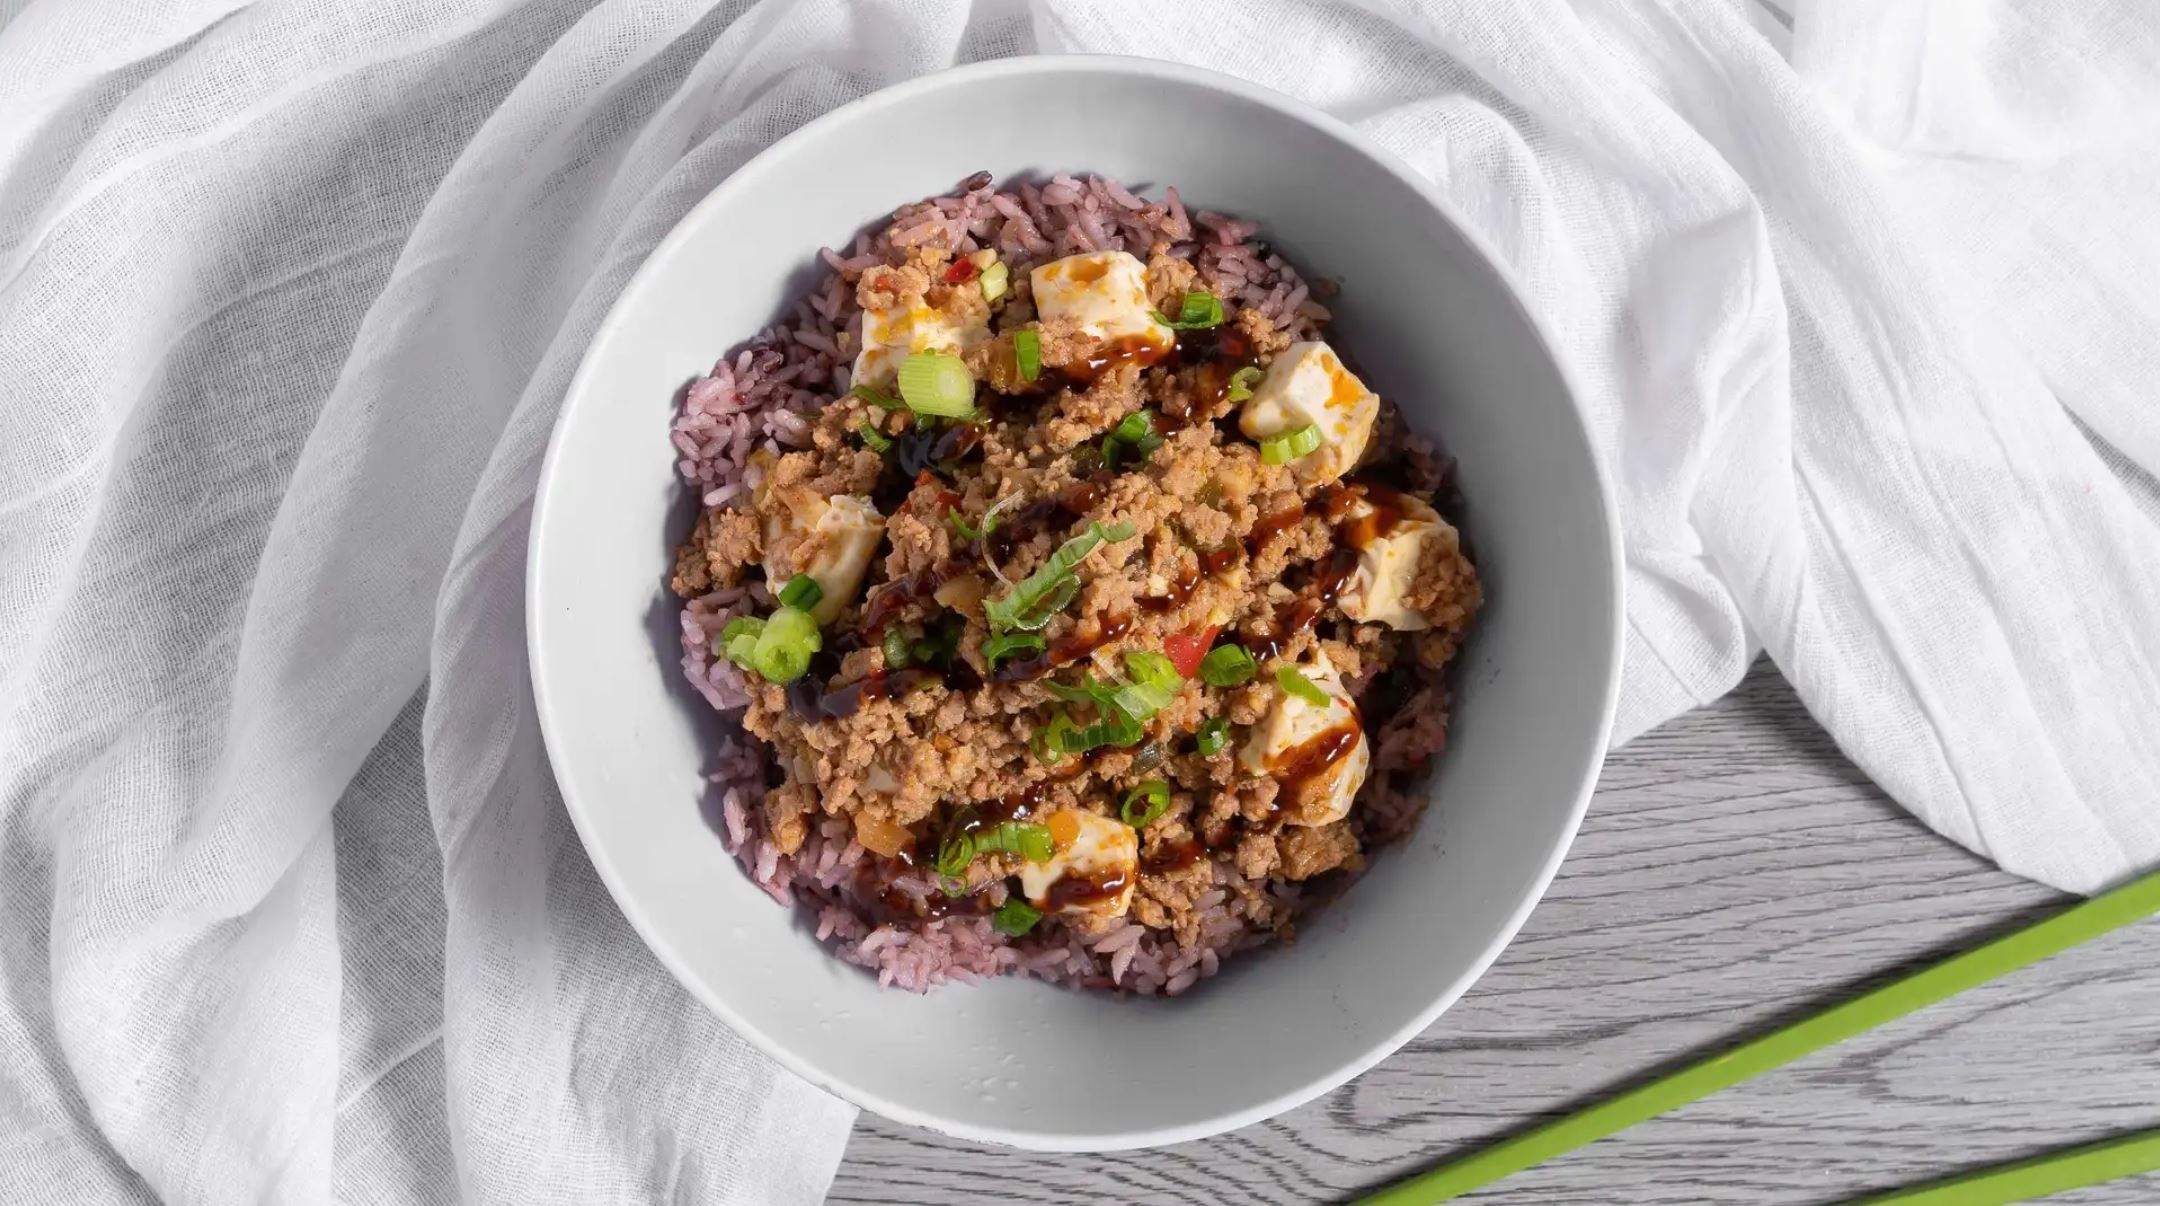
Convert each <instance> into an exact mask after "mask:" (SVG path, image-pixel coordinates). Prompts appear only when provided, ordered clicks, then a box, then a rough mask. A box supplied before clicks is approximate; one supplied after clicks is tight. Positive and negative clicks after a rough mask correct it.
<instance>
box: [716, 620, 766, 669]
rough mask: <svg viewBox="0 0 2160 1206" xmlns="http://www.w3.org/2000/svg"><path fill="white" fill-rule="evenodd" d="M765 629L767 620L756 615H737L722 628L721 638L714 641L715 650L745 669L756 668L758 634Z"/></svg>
mask: <svg viewBox="0 0 2160 1206" xmlns="http://www.w3.org/2000/svg"><path fill="white" fill-rule="evenodd" d="M764 631H765V621H763V620H760V619H758V618H757V617H756V616H736V617H735V618H734V619H732V620H729V621H728V622H727V627H725V628H723V629H721V630H720V639H719V640H718V641H716V642H714V644H715V646H716V649H715V652H717V653H719V654H720V655H721V656H722V657H725V658H727V660H729V661H731V662H733V663H735V664H736V665H738V666H741V667H742V668H743V669H745V670H754V669H756V668H757V664H756V654H757V641H758V635H759V634H760V633H763V632H764Z"/></svg>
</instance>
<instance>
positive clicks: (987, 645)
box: [982, 632, 1048, 670]
mask: <svg viewBox="0 0 2160 1206" xmlns="http://www.w3.org/2000/svg"><path fill="white" fill-rule="evenodd" d="M1047 646H1048V642H1046V641H1044V640H1043V639H1042V638H1041V637H1039V636H1036V635H1035V634H1034V633H1032V632H1001V633H998V634H996V635H994V636H989V637H985V638H983V643H982V655H983V661H984V662H985V663H986V664H987V665H988V666H989V667H990V668H991V669H992V670H995V669H997V666H998V663H999V662H1001V661H1004V660H1005V659H1006V658H1009V657H1015V656H1018V655H1021V654H1034V653H1041V652H1042V651H1043V650H1044V649H1045V648H1046V647H1047Z"/></svg>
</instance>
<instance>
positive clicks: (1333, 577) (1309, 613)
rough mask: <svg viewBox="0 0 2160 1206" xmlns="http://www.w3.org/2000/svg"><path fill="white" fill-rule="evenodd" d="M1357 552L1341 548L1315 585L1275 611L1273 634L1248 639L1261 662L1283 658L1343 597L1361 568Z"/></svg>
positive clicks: (1317, 578)
mask: <svg viewBox="0 0 2160 1206" xmlns="http://www.w3.org/2000/svg"><path fill="white" fill-rule="evenodd" d="M1357 565H1358V555H1357V550H1356V549H1353V548H1346V547H1344V546H1341V545H1337V546H1336V547H1335V550H1334V551H1333V552H1331V553H1329V554H1328V559H1327V561H1326V562H1325V563H1324V564H1322V565H1321V567H1320V572H1319V573H1318V574H1317V575H1315V576H1314V578H1313V581H1312V585H1311V586H1309V587H1307V588H1306V589H1305V591H1304V592H1303V593H1301V594H1299V595H1298V596H1297V597H1296V598H1294V599H1292V600H1290V601H1289V602H1288V603H1285V604H1283V605H1282V606H1280V607H1278V608H1276V609H1275V618H1274V622H1273V624H1271V625H1270V630H1269V634H1268V635H1267V636H1264V637H1250V636H1248V637H1247V638H1246V641H1245V643H1246V645H1247V646H1248V647H1249V648H1250V649H1251V650H1252V655H1253V656H1254V657H1256V658H1258V659H1260V660H1261V661H1266V660H1267V659H1269V658H1271V657H1280V656H1281V655H1282V651H1283V650H1284V649H1286V648H1288V647H1289V644H1290V641H1291V638H1293V637H1295V636H1297V634H1299V633H1301V632H1304V631H1305V630H1306V629H1308V628H1311V627H1312V626H1313V625H1314V624H1316V623H1318V622H1319V620H1320V614H1321V613H1322V612H1324V611H1326V610H1327V609H1328V608H1330V607H1333V606H1334V605H1335V600H1336V599H1337V598H1338V597H1340V596H1341V594H1342V588H1343V584H1344V583H1346V582H1348V581H1349V580H1350V575H1351V573H1352V572H1353V571H1355V570H1356V569H1357Z"/></svg>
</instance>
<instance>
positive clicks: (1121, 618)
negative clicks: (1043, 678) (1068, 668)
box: [1047, 611, 1133, 666]
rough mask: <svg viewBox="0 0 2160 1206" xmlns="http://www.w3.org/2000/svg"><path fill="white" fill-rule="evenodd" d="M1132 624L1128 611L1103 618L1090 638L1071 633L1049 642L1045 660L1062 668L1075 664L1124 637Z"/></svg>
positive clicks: (1130, 614)
mask: <svg viewBox="0 0 2160 1206" xmlns="http://www.w3.org/2000/svg"><path fill="white" fill-rule="evenodd" d="M1132 622H1133V617H1132V613H1131V612H1129V611H1128V612H1124V613H1122V614H1120V615H1114V616H1105V617H1104V618H1103V619H1102V621H1101V622H1100V623H1098V624H1097V625H1096V628H1095V633H1094V635H1092V636H1081V635H1080V634H1079V633H1071V634H1069V635H1066V636H1062V637H1059V638H1058V639H1057V640H1055V641H1052V642H1050V653H1049V657H1048V659H1047V660H1048V662H1049V664H1050V665H1051V666H1064V665H1069V664H1071V663H1073V662H1077V661H1079V660H1080V659H1081V658H1084V657H1086V656H1087V655H1089V654H1091V653H1093V652H1095V651H1096V650H1097V649H1100V648H1102V647H1103V646H1104V645H1107V644H1109V643H1110V642H1112V641H1114V640H1116V639H1118V638H1119V637H1121V636H1124V635H1125V633H1126V631H1127V630H1128V629H1130V628H1131V627H1132Z"/></svg>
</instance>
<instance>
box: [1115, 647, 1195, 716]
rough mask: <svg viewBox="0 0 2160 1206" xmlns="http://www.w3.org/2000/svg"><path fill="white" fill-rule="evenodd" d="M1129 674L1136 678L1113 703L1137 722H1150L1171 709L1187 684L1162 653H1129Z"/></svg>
mask: <svg viewBox="0 0 2160 1206" xmlns="http://www.w3.org/2000/svg"><path fill="white" fill-rule="evenodd" d="M1125 673H1126V674H1128V675H1130V676H1132V681H1131V682H1130V683H1128V684H1126V685H1125V686H1123V687H1120V688H1118V691H1117V694H1116V695H1115V696H1113V697H1112V698H1111V703H1112V704H1113V705H1115V706H1116V707H1117V709H1118V710H1119V711H1121V712H1124V713H1125V714H1126V715H1127V716H1130V717H1132V718H1134V719H1135V720H1146V719H1147V718H1148V717H1150V716H1153V715H1154V714H1155V713H1157V712H1160V711H1162V710H1163V709H1164V708H1167V707H1169V706H1170V701H1171V700H1173V699H1176V698H1177V693H1178V688H1180V687H1182V686H1184V685H1185V679H1184V678H1183V677H1182V676H1181V675H1179V674H1178V672H1177V666H1176V665H1175V664H1174V663H1172V662H1171V660H1170V659H1169V658H1167V657H1165V656H1163V655H1162V654H1160V653H1150V652H1146V651H1136V652H1129V653H1127V654H1126V655H1125Z"/></svg>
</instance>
